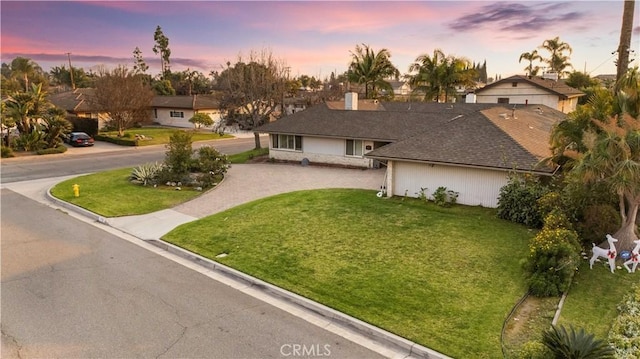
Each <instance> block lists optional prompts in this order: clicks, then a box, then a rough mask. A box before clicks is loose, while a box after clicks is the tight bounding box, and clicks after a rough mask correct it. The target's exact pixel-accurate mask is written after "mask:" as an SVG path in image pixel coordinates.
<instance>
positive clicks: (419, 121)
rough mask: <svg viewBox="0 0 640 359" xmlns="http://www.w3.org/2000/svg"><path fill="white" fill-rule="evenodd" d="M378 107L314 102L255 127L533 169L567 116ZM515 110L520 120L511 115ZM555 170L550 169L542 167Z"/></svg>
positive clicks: (529, 110) (384, 153)
mask: <svg viewBox="0 0 640 359" xmlns="http://www.w3.org/2000/svg"><path fill="white" fill-rule="evenodd" d="M381 105H382V106H381V109H380V110H379V111H363V110H358V111H348V110H332V109H330V108H328V107H327V106H326V105H324V104H322V105H316V106H313V107H311V108H309V109H307V110H305V111H302V112H298V113H296V114H293V115H290V116H287V117H284V118H282V119H280V120H277V121H275V122H272V123H269V124H266V125H264V126H262V127H260V128H258V129H257V131H259V132H264V133H280V134H295V135H303V136H318V137H334V138H354V139H362V140H374V141H381V142H391V143H390V144H388V145H386V146H383V147H380V148H378V149H376V150H374V151H372V152H369V153H368V154H367V155H366V156H367V157H373V158H379V159H403V160H409V161H420V162H430V163H446V164H452V165H460V166H477V167H489V168H500V169H514V168H516V169H519V170H532V169H533V168H534V167H535V166H536V165H537V163H538V162H539V161H540V160H541V159H543V158H545V157H547V156H549V155H550V152H549V149H548V148H549V146H548V142H549V141H548V138H549V133H550V131H551V128H552V126H553V124H555V123H556V122H558V121H560V120H562V119H563V118H564V114H562V113H561V112H559V111H557V110H553V109H551V108H548V107H546V106H528V107H525V106H522V107H519V108H517V109H516V110H515V113H514V112H512V111H513V105H502V104H453V105H452V104H439V103H424V102H419V103H418V102H411V103H407V102H384V103H382V104H381ZM513 114H515V115H516V119H513ZM537 171H540V172H552V171H553V169H552V168H538V169H537Z"/></svg>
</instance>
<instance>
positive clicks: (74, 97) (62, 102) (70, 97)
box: [48, 88, 109, 128]
mask: <svg viewBox="0 0 640 359" xmlns="http://www.w3.org/2000/svg"><path fill="white" fill-rule="evenodd" d="M94 93H95V89H92V88H78V89H75V90H73V91H65V92H60V93H56V94H50V95H49V97H48V98H49V101H50V102H51V103H52V104H54V105H55V106H56V107H60V108H62V109H64V110H66V111H67V113H68V114H70V115H73V116H76V117H79V118H93V119H97V120H98V128H102V127H104V125H105V123H106V121H108V120H109V115H108V114H106V113H104V112H102V113H101V112H99V111H98V110H97V109H96V108H95V106H93V105H92V104H91V102H90V98H91V97H92V96H93V95H94Z"/></svg>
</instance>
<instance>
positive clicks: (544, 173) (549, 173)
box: [364, 154, 557, 176]
mask: <svg viewBox="0 0 640 359" xmlns="http://www.w3.org/2000/svg"><path fill="white" fill-rule="evenodd" d="M364 156H365V157H368V158H373V159H376V160H386V161H402V162H412V163H423V164H428V165H442V166H450V167H464V168H473V169H485V170H494V171H503V172H517V173H534V174H538V175H541V176H553V174H554V173H555V172H556V170H557V168H556V169H549V170H548V171H540V170H535V169H530V168H527V169H525V168H513V167H496V166H481V165H473V164H466V163H455V162H444V161H430V160H419V159H409V158H402V157H390V156H375V155H374V156H371V155H368V154H365V155H364Z"/></svg>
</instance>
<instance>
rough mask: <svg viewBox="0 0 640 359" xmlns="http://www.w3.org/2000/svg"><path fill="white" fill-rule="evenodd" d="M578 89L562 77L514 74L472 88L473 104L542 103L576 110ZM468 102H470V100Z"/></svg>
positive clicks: (562, 109)
mask: <svg viewBox="0 0 640 359" xmlns="http://www.w3.org/2000/svg"><path fill="white" fill-rule="evenodd" d="M581 96H584V93H582V92H581V91H580V90H577V89H575V88H573V87H570V86H568V85H567V84H566V83H565V82H564V81H563V80H554V79H549V78H541V77H528V76H521V75H515V76H511V77H508V78H505V79H502V80H499V81H496V82H493V83H491V84H489V85H487V86H485V87H483V88H480V89H477V90H475V96H471V97H470V98H474V97H475V102H476V103H500V104H518V105H545V106H547V107H551V108H553V109H556V110H558V111H561V112H564V113H569V112H571V111H574V110H575V109H576V105H577V104H578V98H579V97H581ZM467 102H473V100H471V101H469V99H467Z"/></svg>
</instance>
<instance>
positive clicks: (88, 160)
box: [0, 138, 266, 183]
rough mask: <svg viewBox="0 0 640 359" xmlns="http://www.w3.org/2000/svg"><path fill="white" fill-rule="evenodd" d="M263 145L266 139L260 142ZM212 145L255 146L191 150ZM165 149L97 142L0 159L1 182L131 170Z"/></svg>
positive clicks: (247, 141) (249, 141) (243, 142)
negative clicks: (43, 153)
mask: <svg viewBox="0 0 640 359" xmlns="http://www.w3.org/2000/svg"><path fill="white" fill-rule="evenodd" d="M262 144H263V145H266V139H262ZM202 145H211V146H213V147H215V148H216V149H218V151H220V152H222V153H226V154H235V153H239V152H244V151H248V150H250V149H252V148H254V147H255V143H254V139H253V138H233V139H228V140H227V139H225V140H215V141H199V142H195V143H194V145H193V147H194V149H195V148H199V147H200V146H202ZM165 152H166V148H165V147H164V146H163V145H158V146H146V147H122V146H117V145H114V144H111V143H105V142H100V141H98V142H96V144H95V146H93V147H79V148H76V147H71V148H69V150H68V151H67V152H66V153H63V154H56V155H45V156H30V157H28V158H25V157H22V158H7V159H4V158H3V159H2V161H1V162H0V164H1V171H2V174H1V176H0V182H1V183H11V182H20V181H28V180H34V179H41V178H50V177H61V176H67V175H74V174H84V173H91V172H98V171H104V170H109V169H115V168H122V167H127V166H130V167H133V166H138V165H141V164H144V163H148V162H156V161H158V162H162V161H163V160H164V158H165Z"/></svg>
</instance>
